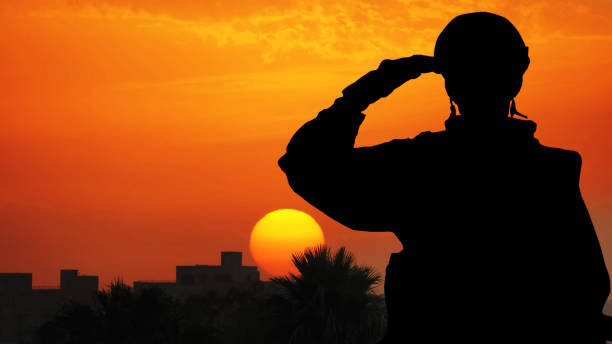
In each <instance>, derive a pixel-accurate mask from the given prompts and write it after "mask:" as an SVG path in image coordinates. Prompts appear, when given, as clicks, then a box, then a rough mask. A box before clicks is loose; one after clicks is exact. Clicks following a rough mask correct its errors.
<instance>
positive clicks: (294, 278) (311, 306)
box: [38, 245, 386, 344]
mask: <svg viewBox="0 0 612 344" xmlns="http://www.w3.org/2000/svg"><path fill="white" fill-rule="evenodd" d="M292 261H293V264H294V265H295V267H296V268H297V273H296V274H292V273H290V274H289V275H287V276H284V277H277V278H273V279H271V282H269V283H271V284H272V287H273V288H272V290H273V291H272V292H270V288H269V287H266V286H265V285H264V282H257V283H253V284H251V285H248V286H246V287H245V288H235V289H230V290H228V291H227V292H209V293H207V294H203V295H195V296H190V297H188V298H185V299H175V298H173V297H171V296H169V295H167V294H166V293H164V291H163V290H161V289H159V288H148V289H143V290H141V291H139V292H135V291H134V290H133V288H132V287H130V286H128V285H126V284H125V283H123V281H122V280H121V279H116V280H115V281H113V282H112V283H111V284H110V285H109V286H108V288H107V289H105V290H102V291H99V292H97V293H96V295H95V301H94V302H93V305H84V304H79V303H74V302H70V303H66V304H64V306H63V307H62V308H61V310H60V311H59V312H58V313H57V314H56V315H55V316H54V317H53V318H52V319H50V320H49V321H47V322H46V323H45V324H44V325H43V326H42V327H41V328H40V330H39V333H38V334H39V338H40V342H41V343H43V344H56V343H57V344H59V343H62V344H80V343H87V344H97V343H99V344H106V343H113V344H121V343H126V344H127V343H130V344H131V343H149V344H156V343H159V344H166V343H167V344H174V343H177V344H178V343H180V344H183V343H185V344H191V343H194V344H195V343H198V344H203V343H206V344H217V343H219V344H221V343H223V344H233V343H240V344H243V343H253V344H259V343H262V344H263V343H266V344H275V343H283V344H287V343H290V344H302V343H321V344H373V343H376V342H377V341H378V340H379V339H380V338H381V337H382V335H383V334H384V332H385V329H386V310H385V306H384V299H383V297H382V296H381V295H377V294H375V292H374V287H375V286H376V285H377V284H379V283H380V281H381V276H380V275H379V274H377V273H376V272H375V271H374V270H373V269H372V268H371V267H368V266H360V265H357V264H356V262H355V259H354V256H353V254H351V253H350V252H349V251H347V250H346V249H345V248H344V247H341V248H339V249H338V250H336V251H333V250H331V249H330V248H329V247H327V246H325V245H322V246H318V247H315V248H310V249H306V250H305V251H304V252H300V253H296V254H294V255H293V256H292Z"/></svg>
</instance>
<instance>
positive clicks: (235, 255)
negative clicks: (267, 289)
mask: <svg viewBox="0 0 612 344" xmlns="http://www.w3.org/2000/svg"><path fill="white" fill-rule="evenodd" d="M258 281H259V270H257V267H256V266H244V265H242V252H230V251H227V252H221V265H180V266H177V267H176V280H175V281H135V282H134V290H135V291H139V290H142V289H144V288H160V289H162V290H163V291H164V292H166V293H167V294H168V295H171V296H174V297H177V298H184V297H187V296H190V295H194V294H202V293H207V292H210V291H215V292H223V291H227V290H229V289H231V288H243V287H246V286H248V285H249V284H251V283H252V282H258Z"/></svg>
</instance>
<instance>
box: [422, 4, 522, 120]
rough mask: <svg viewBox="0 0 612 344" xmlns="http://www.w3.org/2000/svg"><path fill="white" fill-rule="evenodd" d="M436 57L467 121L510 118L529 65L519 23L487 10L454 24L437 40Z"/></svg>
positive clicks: (449, 25)
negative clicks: (472, 119)
mask: <svg viewBox="0 0 612 344" xmlns="http://www.w3.org/2000/svg"><path fill="white" fill-rule="evenodd" d="M434 58H435V59H436V72H438V73H440V74H442V76H444V79H445V86H446V91H447V93H448V95H449V97H450V98H451V100H452V101H453V102H455V103H456V104H457V105H458V106H459V110H460V111H461V114H462V115H465V116H466V117H467V116H472V117H483V118H484V117H491V116H493V117H500V116H507V115H508V108H509V104H510V101H511V100H512V99H513V98H514V97H515V96H516V95H517V94H518V92H519V90H520V89H521V85H522V84H523V74H524V73H525V71H526V70H527V67H528V66H529V56H528V54H527V47H526V46H525V43H524V42H523V39H522V38H521V35H520V34H519V32H518V31H517V29H516V28H515V27H514V25H512V23H510V21H508V20H507V19H506V18H504V17H502V16H499V15H496V14H493V13H488V12H475V13H467V14H463V15H460V16H458V17H456V18H454V19H453V20H451V22H450V23H448V25H447V26H446V27H445V28H444V30H443V31H442V33H440V36H439V37H438V40H437V41H436V47H435V51H434Z"/></svg>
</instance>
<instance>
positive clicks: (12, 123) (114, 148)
mask: <svg viewBox="0 0 612 344" xmlns="http://www.w3.org/2000/svg"><path fill="white" fill-rule="evenodd" d="M179 3H180V4H179ZM449 3H450V4H449ZM480 10H484V11H490V12H495V13H498V14H500V15H503V16H505V17H507V18H508V19H509V20H510V21H512V23H513V24H514V25H515V26H516V27H517V28H518V30H519V31H520V32H521V34H522V36H523V38H524V40H525V42H526V44H527V45H528V46H529V53H530V57H531V65H530V67H529V69H528V70H527V72H526V74H525V80H524V84H523V88H522V90H521V92H520V93H519V96H518V97H517V98H516V103H517V107H518V110H519V111H520V112H521V113H523V114H526V115H527V116H529V119H530V120H533V121H535V122H536V123H537V124H538V130H537V131H536V137H537V138H538V139H539V140H540V142H541V143H543V144H545V145H548V146H556V147H562V148H567V149H573V150H576V151H578V152H580V154H581V155H582V159H583V165H582V177H581V187H582V192H583V197H584V199H585V201H586V203H587V206H588V207H589V210H590V213H591V217H592V219H593V222H594V224H595V228H596V229H597V233H598V236H599V240H600V242H601V245H602V248H603V250H604V254H605V256H606V259H607V262H608V267H611V266H612V160H611V157H612V135H611V133H612V118H611V117H610V115H611V114H612V102H611V101H610V90H611V86H610V85H611V84H612V69H611V68H610V55H611V54H612V23H611V22H610V20H609V18H610V17H611V16H612V2H610V1H609V0H599V1H588V2H586V1H567V2H559V1H553V0H542V1H526V0H525V1H523V0H519V1H517V0H514V1H509V0H503V1H502V0H498V1H486V2H477V1H468V0H462V1H453V2H448V1H413V0H396V1H376V2H364V1H348V0H347V1H338V2H333V3H332V2H329V1H306V2H304V1H269V2H266V1H260V2H258V1H250V2H245V1H225V2H208V1H181V2H175V1H165V2H164V1H141V0H128V1H119V0H108V1H104V0H99V1H93V0H92V1H88V0H83V1H71V0H65V1H62V0H42V1H5V2H2V4H0V20H1V22H2V34H0V50H1V51H0V88H1V92H0V150H1V151H0V176H1V177H0V271H2V272H33V273H34V284H35V285H53V284H58V283H59V276H58V275H57V271H58V270H59V269H61V268H75V269H79V271H81V272H83V273H84V274H99V275H100V281H101V286H103V285H106V284H107V283H109V281H110V280H111V279H112V278H114V277H116V276H121V277H123V278H124V279H125V281H126V282H128V283H131V282H132V281H133V280H144V279H147V280H148V279H172V278H173V277H174V271H175V266H176V265H194V264H218V263H219V252H220V251H228V250H229V251H242V252H244V264H245V265H253V264H255V262H254V260H253V257H252V256H251V255H250V250H249V238H250V234H251V230H252V229H253V226H254V225H255V224H256V222H257V221H258V220H259V219H261V218H262V217H263V216H264V215H266V214H267V213H268V212H270V211H271V210H274V209H284V208H291V209H298V210H302V211H304V212H306V213H308V214H310V215H312V216H313V217H314V219H315V220H316V222H318V224H319V225H320V226H321V228H322V230H323V233H324V236H325V242H326V243H327V244H328V245H330V246H331V247H332V248H337V247H339V246H346V247H347V248H348V249H349V250H351V251H352V252H354V253H355V256H356V258H357V260H358V262H359V263H361V264H367V265H372V266H374V267H375V268H376V269H377V271H378V272H381V273H383V272H384V268H385V266H386V263H387V261H388V258H389V254H390V253H391V252H394V251H398V250H400V249H401V247H400V244H399V242H398V241H397V240H396V239H395V238H394V237H393V235H392V234H389V233H364V232H353V231H350V230H348V229H346V228H345V227H343V226H341V225H339V224H337V223H335V222H334V221H333V220H331V219H329V218H328V217H326V216H325V215H323V214H322V213H321V212H319V211H318V210H316V209H315V208H313V207H312V206H310V205H309V204H308V203H306V202H305V201H304V200H302V199H301V198H300V197H299V196H297V195H296V194H294V193H293V191H292V190H291V189H290V187H289V185H288V184H287V181H286V179H285V175H284V174H283V173H282V171H281V170H280V168H279V167H278V166H277V160H278V159H279V158H280V156H281V155H282V154H283V152H284V150H285V147H286V144H287V143H288V141H289V139H290V137H291V135H292V134H293V133H294V132H295V130H296V129H297V128H299V126H300V125H302V124H303V123H304V122H306V121H307V120H309V119H311V118H313V117H315V116H316V114H317V113H318V112H319V111H320V110H322V109H323V108H326V107H328V106H329V105H331V103H332V102H333V100H334V99H335V98H337V97H339V96H340V95H341V93H340V92H341V90H342V89H343V88H344V87H345V86H347V85H349V84H350V83H352V82H353V81H355V80H356V79H358V78H359V77H360V76H361V75H363V74H365V73H366V72H368V71H369V70H372V69H375V68H376V67H378V65H379V63H380V61H381V60H383V59H386V58H399V57H403V56H410V55H413V54H427V55H431V54H433V47H434V44H435V40H436V38H437V35H438V34H439V32H440V31H441V30H442V28H443V27H444V26H445V25H446V24H447V23H448V22H449V21H450V20H451V19H452V18H453V17H455V16H456V15H458V14H461V13H465V12H473V11H480ZM365 114H366V119H365V121H364V124H363V126H362V127H361V130H360V134H359V136H358V138H357V143H356V145H357V146H364V145H373V144H377V143H381V142H385V141H389V140H391V139H393V138H406V137H414V136H416V135H417V134H418V133H419V132H421V131H425V130H431V131H437V130H442V129H443V123H444V120H445V119H446V118H447V117H448V98H447V96H446V93H445V91H444V82H443V79H442V77H441V76H440V75H434V74H431V75H424V76H423V77H421V78H419V79H418V80H414V81H410V82H409V83H407V84H405V85H404V86H402V87H401V88H400V89H398V90H397V91H396V92H394V93H393V94H392V95H391V96H389V97H388V98H386V99H383V100H381V101H380V102H378V103H376V104H375V105H373V106H371V107H370V108H369V109H368V110H366V111H365ZM525 173H529V171H525ZM451 174H452V171H449V175H451ZM364 182H365V181H364ZM406 197H410V195H407V196H406ZM516 211H521V205H520V204H517V205H516ZM406 216H410V214H409V211H407V212H406ZM491 230H492V231H494V230H495V227H494V226H493V227H492V228H491ZM262 276H263V277H264V278H267V277H269V275H267V274H265V273H264V274H263V275H262Z"/></svg>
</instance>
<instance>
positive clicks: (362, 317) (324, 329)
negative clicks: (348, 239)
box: [272, 245, 386, 344]
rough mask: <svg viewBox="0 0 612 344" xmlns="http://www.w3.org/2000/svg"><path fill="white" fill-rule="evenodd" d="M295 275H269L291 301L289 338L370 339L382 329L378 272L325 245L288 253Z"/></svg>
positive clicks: (354, 343) (356, 342)
mask: <svg viewBox="0 0 612 344" xmlns="http://www.w3.org/2000/svg"><path fill="white" fill-rule="evenodd" d="M292 261H293V264H294V265H295V267H296V268H297V270H298V274H293V273H290V274H289V276H286V277H277V278H272V282H274V283H276V284H278V285H280V286H281V287H282V289H283V290H284V291H285V297H286V298H287V299H289V300H290V301H291V303H292V313H293V317H294V331H293V335H292V337H291V343H295V344H297V343H329V344H362V343H364V344H365V343H368V344H369V343H374V342H376V340H378V339H380V337H381V336H382V334H383V333H384V330H385V324H386V319H385V310H384V305H383V300H382V297H381V296H379V295H376V294H375V293H374V290H373V289H374V287H375V286H376V285H377V284H378V283H380V281H381V276H380V275H378V274H377V273H376V272H375V271H374V269H372V268H371V267H368V266H359V265H357V264H356V263H355V258H354V256H353V254H351V253H350V252H349V251H347V250H346V248H344V247H341V248H339V249H338V250H337V251H336V252H332V251H331V249H330V248H328V247H327V246H325V245H321V246H317V247H314V248H309V249H306V250H305V251H304V252H303V253H296V254H293V255H292Z"/></svg>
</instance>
